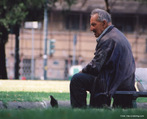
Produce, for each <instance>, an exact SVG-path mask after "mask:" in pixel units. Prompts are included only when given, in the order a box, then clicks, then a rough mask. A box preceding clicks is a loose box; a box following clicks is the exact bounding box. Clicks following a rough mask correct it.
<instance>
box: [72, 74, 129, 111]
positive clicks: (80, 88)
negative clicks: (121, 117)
mask: <svg viewBox="0 0 147 119" xmlns="http://www.w3.org/2000/svg"><path fill="white" fill-rule="evenodd" d="M95 78H96V77H94V76H92V75H89V74H86V73H77V74H75V75H74V76H73V77H72V79H71V82H70V101H71V106H72V107H73V108H84V107H87V102H86V97H87V92H86V91H89V92H90V107H103V106H104V105H105V104H106V105H107V106H110V103H111V98H109V97H107V95H99V94H101V91H100V90H99V87H100V86H101V87H102V86H103V84H104V82H103V83H101V82H100V84H96V86H97V87H95V88H97V89H98V90H97V89H96V90H97V92H96V93H95V92H94V90H93V86H94V83H95ZM100 89H101V88H100ZM103 91H104V89H103ZM97 95H98V96H97ZM113 106H114V107H122V108H131V107H132V98H129V97H128V96H127V97H126V96H115V97H114V103H113Z"/></svg>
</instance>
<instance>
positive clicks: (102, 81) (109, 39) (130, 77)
mask: <svg viewBox="0 0 147 119" xmlns="http://www.w3.org/2000/svg"><path fill="white" fill-rule="evenodd" d="M82 72H83V73H88V74H91V75H94V76H96V77H97V78H96V82H95V83H94V90H93V91H94V93H107V94H108V95H111V96H113V94H114V93H115V91H116V90H126V91H133V90H135V87H134V83H135V81H134V73H135V61H134V58H133V54H132V50H131V46H130V44H129V42H128V40H127V38H126V37H125V36H124V34H123V33H121V32H120V31H119V30H118V29H117V28H115V27H114V26H111V27H110V28H109V29H108V30H107V31H106V33H105V34H104V35H103V36H102V38H101V39H100V40H99V41H98V42H97V46H96V49H95V53H94V58H93V59H92V61H91V62H90V63H89V64H88V65H87V66H86V67H85V68H83V70H82Z"/></svg>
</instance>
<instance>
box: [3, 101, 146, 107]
mask: <svg viewBox="0 0 147 119" xmlns="http://www.w3.org/2000/svg"><path fill="white" fill-rule="evenodd" d="M58 104H59V107H68V108H70V107H71V106H70V102H69V101H58ZM45 108H52V107H51V105H50V101H42V102H8V103H7V104H4V103H3V102H2V101H0V109H45ZM137 108H145V109H147V103H137Z"/></svg>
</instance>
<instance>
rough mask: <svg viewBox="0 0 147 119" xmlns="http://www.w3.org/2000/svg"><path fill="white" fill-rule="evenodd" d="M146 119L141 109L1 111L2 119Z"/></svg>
mask: <svg viewBox="0 0 147 119" xmlns="http://www.w3.org/2000/svg"><path fill="white" fill-rule="evenodd" d="M124 117H125V118H127V119H130V118H131V119H132V118H133V119H138V118H141V119H145V118H146V117H147V110H143V109H142V110H140V109H127V110H125V109H112V110H108V109H71V108H70V109H67V108H58V109H43V110H38V109H37V110H0V118H1V119H122V118H124Z"/></svg>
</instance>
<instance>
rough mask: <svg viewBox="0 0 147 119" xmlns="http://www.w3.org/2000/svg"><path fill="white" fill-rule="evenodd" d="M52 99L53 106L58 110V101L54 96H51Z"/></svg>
mask: <svg viewBox="0 0 147 119" xmlns="http://www.w3.org/2000/svg"><path fill="white" fill-rule="evenodd" d="M50 98H51V101H50V104H51V106H52V107H55V108H57V107H58V101H57V100H56V99H55V98H54V97H53V96H52V95H50Z"/></svg>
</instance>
